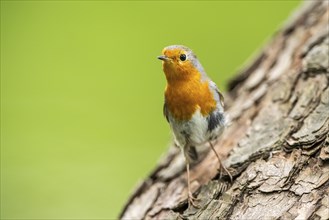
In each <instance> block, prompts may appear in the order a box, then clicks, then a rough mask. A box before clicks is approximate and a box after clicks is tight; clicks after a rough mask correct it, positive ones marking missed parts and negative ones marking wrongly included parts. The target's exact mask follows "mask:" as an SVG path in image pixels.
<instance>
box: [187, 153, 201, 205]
mask: <svg viewBox="0 0 329 220" xmlns="http://www.w3.org/2000/svg"><path fill="white" fill-rule="evenodd" d="M188 150H189V149H188V146H185V147H184V149H183V153H184V157H185V163H186V174H187V191H188V192H187V197H188V204H189V205H192V206H194V207H195V208H200V207H199V206H198V205H197V204H195V201H196V200H197V198H195V197H194V196H193V194H192V191H191V183H190V160H191V158H190V156H189V155H188V152H189V151H188Z"/></svg>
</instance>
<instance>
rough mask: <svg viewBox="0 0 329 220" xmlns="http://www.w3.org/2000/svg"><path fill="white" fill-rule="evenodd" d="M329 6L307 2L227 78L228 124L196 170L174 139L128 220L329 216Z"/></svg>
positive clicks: (132, 202)
mask: <svg viewBox="0 0 329 220" xmlns="http://www.w3.org/2000/svg"><path fill="white" fill-rule="evenodd" d="M328 23H329V4H328V1H319V0H317V1H315V0H314V1H306V2H305V3H304V4H303V6H302V7H301V8H299V9H298V10H297V11H296V12H295V13H294V14H293V16H292V17H291V18H290V19H289V20H288V22H287V23H286V24H285V25H284V27H283V28H282V29H281V30H280V31H279V32H278V33H277V34H276V35H275V36H274V37H273V39H272V40H271V42H270V43H269V44H268V45H267V46H266V47H265V48H264V49H263V50H262V52H261V53H260V55H259V56H258V57H257V58H256V59H255V60H254V61H253V62H251V64H250V65H249V66H247V67H246V68H245V69H244V70H242V71H241V73H240V74H239V75H238V76H237V77H236V78H235V79H234V80H232V81H231V82H230V84H229V91H228V93H227V94H226V96H225V97H226V105H227V106H228V107H227V109H226V112H227V114H228V115H229V116H230V119H231V124H230V126H229V127H228V128H227V129H226V130H225V132H224V133H223V135H222V136H221V137H220V138H219V140H218V142H217V144H216V146H215V149H216V150H217V152H218V153H219V155H220V156H221V157H222V160H223V161H224V164H225V165H226V167H227V168H228V169H229V170H230V172H231V174H232V175H233V178H234V180H233V182H232V183H231V182H230V181H229V178H228V176H227V175H225V173H222V175H220V174H219V172H218V170H217V168H218V164H217V160H216V157H215V155H214V154H213V153H212V152H211V151H209V153H207V154H205V156H204V157H203V158H201V161H198V162H197V163H195V164H194V165H193V166H192V168H191V173H190V175H191V180H192V182H191V184H192V186H191V187H192V191H193V192H194V195H195V196H196V197H197V198H198V201H197V203H198V204H199V205H200V207H201V208H199V209H196V208H194V207H192V206H191V207H188V206H187V200H186V199H187V186H186V172H185V164H184V159H183V156H182V154H181V152H180V150H179V149H178V148H176V147H174V146H172V147H170V149H169V152H168V153H167V154H166V155H165V156H164V157H163V158H162V160H161V161H160V162H159V164H158V166H157V167H156V168H155V170H154V171H153V172H152V173H151V174H150V176H149V177H148V178H147V179H146V180H144V181H143V182H142V183H141V184H140V186H139V187H137V189H136V191H135V192H134V193H133V194H132V195H131V198H130V199H129V200H128V201H127V204H126V205H125V207H124V208H123V211H122V213H121V215H120V218H121V219H180V218H187V219H329V26H328V25H329V24H328Z"/></svg>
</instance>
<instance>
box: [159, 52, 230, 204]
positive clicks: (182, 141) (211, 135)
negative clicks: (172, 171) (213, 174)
mask: <svg viewBox="0 0 329 220" xmlns="http://www.w3.org/2000/svg"><path fill="white" fill-rule="evenodd" d="M158 59H160V60H162V67H163V72H164V74H165V76H166V79H167V85H166V88H165V93H164V95H165V100H164V106H163V113H164V116H165V117H166V119H167V121H168V122H169V124H170V128H171V130H172V132H173V135H174V140H175V144H176V145H177V146H179V147H180V149H181V150H182V153H183V155H184V157H185V162H186V172H187V186H188V202H189V204H192V205H193V206H195V207H197V205H196V204H195V203H194V200H195V199H196V198H194V197H193V195H192V192H191V187H190V173H189V165H190V163H191V161H192V160H194V159H197V151H196V148H195V147H198V146H201V145H205V144H206V143H209V145H210V147H211V149H212V150H213V152H214V153H215V155H216V157H217V159H218V163H219V166H220V167H222V168H223V169H224V170H225V171H226V172H227V174H228V175H229V177H230V178H231V180H232V176H231V174H230V173H229V172H228V170H227V169H226V168H225V167H224V166H223V165H222V163H221V160H220V158H219V156H218V154H217V152H216V150H215V149H214V146H213V144H212V141H215V140H216V139H217V138H218V136H219V135H220V134H221V133H222V132H223V129H224V128H225V126H226V117H225V114H224V97H223V95H222V94H221V93H220V92H219V90H218V88H217V86H216V84H215V83H214V82H213V81H211V79H210V78H209V77H208V76H207V74H206V72H205V71H204V69H203V67H202V65H201V63H200V62H199V60H198V59H197V57H196V55H195V54H194V53H193V52H192V50H191V49H189V48H187V47H185V46H181V45H172V46H168V47H165V48H164V49H163V50H162V55H161V56H158Z"/></svg>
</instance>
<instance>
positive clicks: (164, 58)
mask: <svg viewBox="0 0 329 220" xmlns="http://www.w3.org/2000/svg"><path fill="white" fill-rule="evenodd" d="M158 59H159V60H163V61H166V60H168V59H169V58H168V57H167V56H166V55H161V56H158Z"/></svg>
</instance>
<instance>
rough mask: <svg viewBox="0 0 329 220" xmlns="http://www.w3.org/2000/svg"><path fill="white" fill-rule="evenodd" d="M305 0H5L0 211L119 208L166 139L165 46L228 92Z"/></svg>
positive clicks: (109, 211)
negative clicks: (183, 50)
mask: <svg viewBox="0 0 329 220" xmlns="http://www.w3.org/2000/svg"><path fill="white" fill-rule="evenodd" d="M299 3H300V2H299V1H219V2H213V1H211V2H196V1H190V2H189V1H184V2H175V1H168V2H150V1H145V2H114V1H113V2H112V1H98V2H93V1H70V2H65V1H45V2H42V1H35V2H29V1H1V218H2V219H27V218H30V219H37V218H41V219H50V218H53V219H70V218H74V219H115V218H117V216H118V214H119V211H120V210H121V208H122V206H123V203H124V202H125V200H126V199H127V198H128V196H129V194H130V193H131V192H132V190H133V188H134V186H135V185H136V184H137V182H138V181H139V180H141V179H142V178H143V177H145V176H146V175H147V174H148V173H149V172H150V171H151V170H152V168H153V167H154V166H155V164H156V162H157V160H158V159H159V157H160V155H161V154H162V153H163V152H166V150H167V147H168V144H169V143H170V139H171V135H170V131H169V127H168V125H167V122H166V120H165V119H164V118H163V116H162V104H163V89H164V86H165V78H164V75H163V73H162V69H161V62H160V61H159V60H157V59H156V56H157V55H160V53H161V50H162V48H163V47H165V46H167V45H171V44H184V45H187V46H189V47H191V48H192V49H194V51H195V52H196V54H197V55H198V57H199V58H200V60H201V62H202V64H203V66H204V67H205V69H206V71H207V73H208V75H210V76H211V78H212V79H213V80H214V81H215V82H216V83H217V84H218V85H219V87H220V88H221V90H225V84H226V83H227V80H228V79H229V78H231V77H233V74H234V73H235V72H236V70H237V69H238V68H240V67H241V65H242V64H243V63H244V62H245V61H246V60H247V59H248V58H249V57H250V56H251V55H252V54H254V52H255V51H256V50H257V49H259V48H260V46H261V45H262V44H264V42H266V40H268V39H269V37H270V36H271V35H272V34H273V33H274V32H275V31H276V30H277V29H278V28H279V27H280V25H281V24H282V22H283V21H284V20H286V18H287V17H288V15H289V14H290V12H291V11H292V10H293V9H294V8H295V7H296V6H297V5H299Z"/></svg>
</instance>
